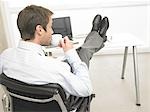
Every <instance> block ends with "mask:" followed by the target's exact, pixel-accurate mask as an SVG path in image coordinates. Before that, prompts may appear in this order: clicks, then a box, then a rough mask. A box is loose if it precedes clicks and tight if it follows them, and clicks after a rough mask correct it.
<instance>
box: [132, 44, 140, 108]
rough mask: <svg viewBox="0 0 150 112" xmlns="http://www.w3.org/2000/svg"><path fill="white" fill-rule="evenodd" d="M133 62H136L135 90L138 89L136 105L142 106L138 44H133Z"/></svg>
mask: <svg viewBox="0 0 150 112" xmlns="http://www.w3.org/2000/svg"><path fill="white" fill-rule="evenodd" d="M133 62H134V77H135V90H136V105H137V106H140V105H141V104H140V92H139V74H138V63H137V51H136V46H133Z"/></svg>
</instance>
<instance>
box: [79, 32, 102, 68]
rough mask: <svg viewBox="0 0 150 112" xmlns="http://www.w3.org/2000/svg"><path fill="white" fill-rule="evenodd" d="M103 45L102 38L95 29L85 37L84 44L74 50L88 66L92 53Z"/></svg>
mask: <svg viewBox="0 0 150 112" xmlns="http://www.w3.org/2000/svg"><path fill="white" fill-rule="evenodd" d="M103 47H104V41H103V38H102V37H101V36H100V35H99V33H98V32H97V31H91V32H90V33H89V34H88V36H87V37H86V40H85V42H84V44H83V45H82V46H81V47H79V48H78V49H76V51H77V53H78V55H79V57H80V58H81V60H82V61H83V62H85V63H86V64H87V66H88V67H89V61H90V60H91V58H92V57H93V54H94V53H96V52H97V51H99V50H100V49H101V48H103Z"/></svg>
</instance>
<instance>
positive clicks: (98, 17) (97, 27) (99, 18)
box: [91, 14, 102, 32]
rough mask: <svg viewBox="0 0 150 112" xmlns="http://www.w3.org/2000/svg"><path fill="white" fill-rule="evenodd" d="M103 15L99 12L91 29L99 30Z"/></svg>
mask: <svg viewBox="0 0 150 112" xmlns="http://www.w3.org/2000/svg"><path fill="white" fill-rule="evenodd" d="M101 18H102V17H101V15H99V14H97V15H96V16H95V17H94V19H93V23H92V24H93V26H92V30H91V31H97V32H98V31H99V28H100V25H101Z"/></svg>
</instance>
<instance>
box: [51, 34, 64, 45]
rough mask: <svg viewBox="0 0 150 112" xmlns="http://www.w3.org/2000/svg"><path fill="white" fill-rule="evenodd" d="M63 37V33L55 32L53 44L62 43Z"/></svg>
mask: <svg viewBox="0 0 150 112" xmlns="http://www.w3.org/2000/svg"><path fill="white" fill-rule="evenodd" d="M61 39H62V35H61V34H53V35H52V40H51V46H53V47H57V46H58V45H59V44H60V41H61Z"/></svg>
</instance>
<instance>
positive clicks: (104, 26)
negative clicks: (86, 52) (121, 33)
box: [99, 17, 109, 42]
mask: <svg viewBox="0 0 150 112" xmlns="http://www.w3.org/2000/svg"><path fill="white" fill-rule="evenodd" d="M108 28H109V20H108V18H107V17H104V18H103V19H102V21H101V25H100V29H99V35H100V36H101V37H102V38H103V39H104V42H106V41H107V36H106V32H107V30H108Z"/></svg>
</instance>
